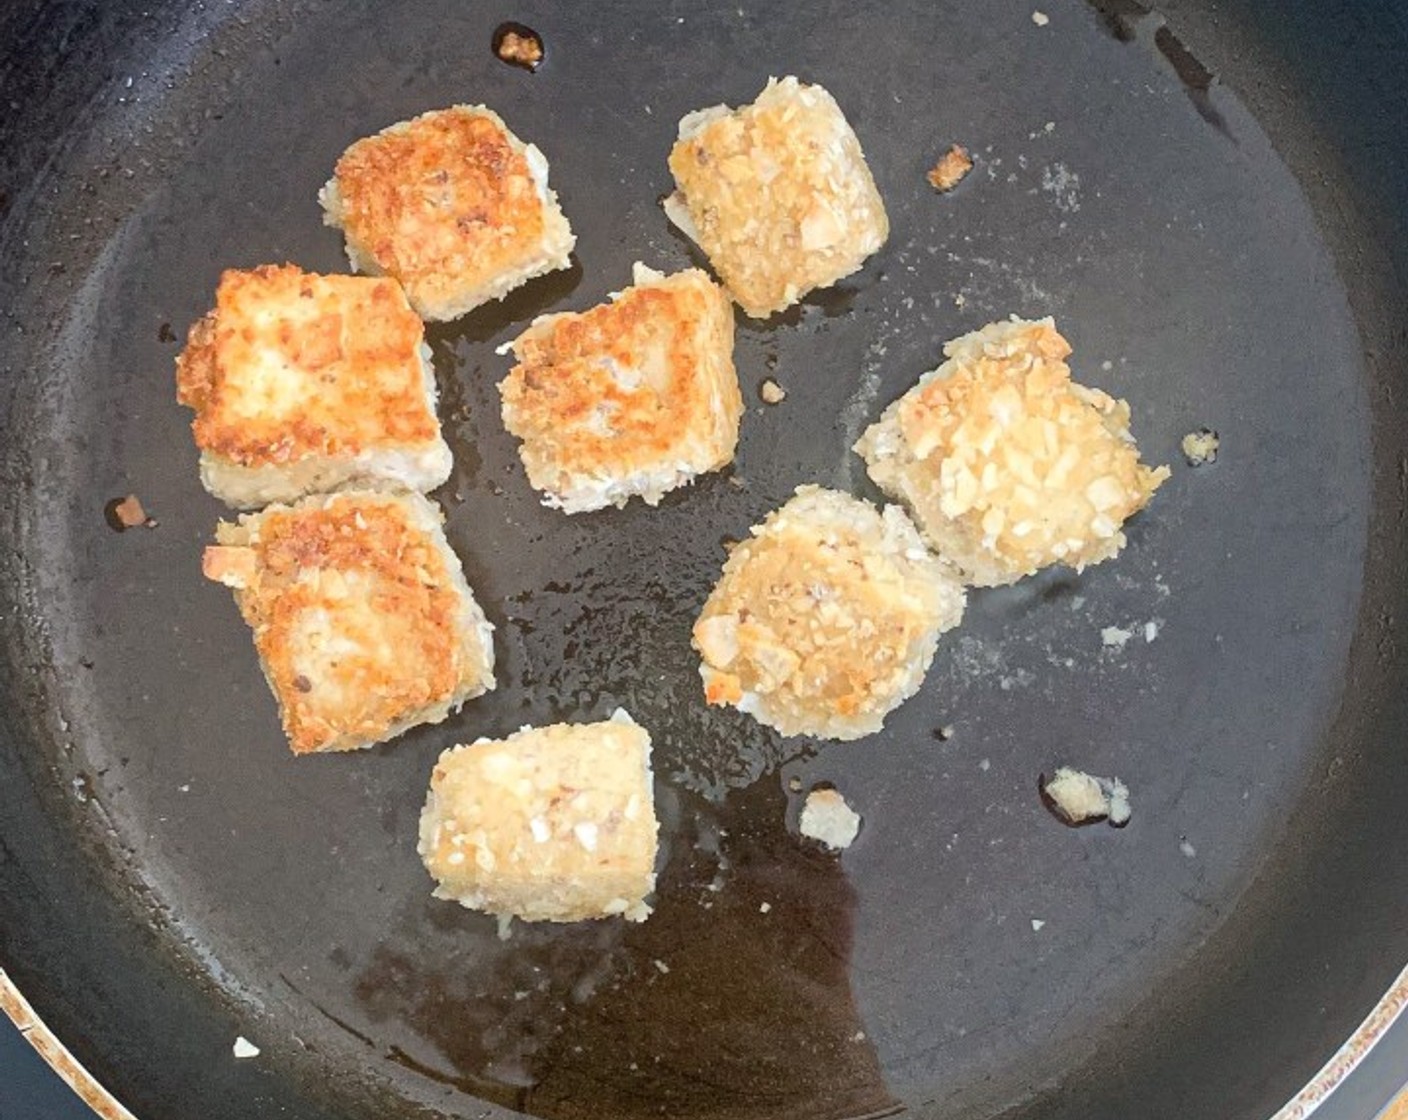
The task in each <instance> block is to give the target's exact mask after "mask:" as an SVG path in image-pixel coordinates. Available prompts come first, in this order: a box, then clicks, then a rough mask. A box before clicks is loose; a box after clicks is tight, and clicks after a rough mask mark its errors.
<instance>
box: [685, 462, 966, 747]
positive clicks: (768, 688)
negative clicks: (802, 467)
mask: <svg viewBox="0 0 1408 1120" xmlns="http://www.w3.org/2000/svg"><path fill="white" fill-rule="evenodd" d="M963 606H964V595H963V588H962V586H961V585H960V584H959V583H958V581H957V580H956V579H955V578H954V577H953V575H952V574H951V573H950V572H949V570H948V568H947V567H946V566H945V565H944V564H943V563H942V561H940V560H938V559H937V558H936V557H934V556H933V555H932V554H930V552H929V550H928V549H926V548H925V547H924V542H923V540H922V539H920V536H919V532H918V530H917V529H915V528H914V526H913V524H911V523H910V520H909V518H908V517H906V516H905V514H904V511H903V510H901V509H900V508H899V507H898V506H887V507H886V508H885V511H884V512H883V513H881V512H879V511H877V510H876V508H875V507H874V506H872V505H871V504H870V503H869V502H863V501H861V500H860V499H858V498H853V497H851V496H850V495H849V494H842V493H839V492H837V491H835V490H823V489H821V488H820V487H818V486H802V487H799V488H798V489H797V494H796V496H795V497H794V498H792V500H791V501H789V502H788V503H787V504H786V505H784V506H783V507H782V508H781V509H778V510H775V511H773V512H772V513H771V514H769V515H768V516H767V518H766V519H765V520H764V521H763V523H762V524H761V525H758V526H755V527H754V528H753V530H752V538H751V539H750V540H745V541H743V542H742V543H740V544H738V545H735V546H734V548H733V551H732V552H731V553H730V555H729V558H728V561H727V562H726V563H725V564H724V572H723V578H722V579H720V580H719V582H718V585H717V586H716V587H715V588H714V590H713V593H712V594H710V596H709V598H708V601H707V602H705V604H704V610H703V611H702V612H701V614H700V616H699V619H698V621H697V622H695V624H694V648H695V649H697V650H698V651H699V652H700V654H701V655H702V657H703V664H702V665H701V666H700V670H699V672H700V676H701V677H703V680H704V695H705V698H706V699H707V700H708V701H709V703H711V704H732V705H734V706H735V707H737V708H738V709H740V710H741V711H744V712H748V713H750V714H751V715H753V716H754V717H756V718H757V719H758V720H759V722H761V723H765V724H767V725H768V726H769V727H774V728H776V729H777V730H778V731H781V732H782V733H783V734H784V735H810V736H813V737H815V738H818V739H859V738H861V737H862V736H864V735H869V734H871V733H872V732H875V731H879V730H880V728H881V726H882V725H883V723H884V721H885V716H886V715H888V714H889V713H890V712H891V711H893V710H894V709H895V708H896V707H898V706H899V705H900V703H902V702H903V701H904V700H906V699H907V698H908V697H910V696H912V695H913V694H914V693H915V692H916V691H917V690H918V689H919V686H920V684H921V683H922V682H923V680H924V674H925V672H926V671H927V670H928V668H929V663H930V662H931V661H932V660H933V659H934V651H935V649H936V648H937V645H938V639H939V635H940V634H941V633H943V632H944V631H945V630H949V629H951V628H953V627H954V626H957V625H958V623H959V621H960V620H961V619H962V617H963Z"/></svg>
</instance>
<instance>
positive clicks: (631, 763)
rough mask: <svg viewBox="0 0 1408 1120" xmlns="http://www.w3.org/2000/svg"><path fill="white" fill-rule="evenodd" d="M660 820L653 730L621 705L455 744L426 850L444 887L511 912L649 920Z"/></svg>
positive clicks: (441, 894) (530, 917) (465, 900)
mask: <svg viewBox="0 0 1408 1120" xmlns="http://www.w3.org/2000/svg"><path fill="white" fill-rule="evenodd" d="M657 830H658V825H657V823H656V819H655V800H654V791H653V787H652V784H651V772H650V736H649V735H648V734H647V733H646V732H645V729H644V728H641V727H639V726H637V725H636V723H635V721H634V720H632V719H631V717H630V716H629V715H628V714H626V712H625V711H624V710H621V709H618V710H617V711H616V714H615V715H613V716H612V717H611V718H610V719H609V720H606V721H604V722H601V723H586V724H566V723H558V724H553V725H552V726H550V727H540V728H533V727H525V728H523V729H522V730H520V731H517V732H515V733H514V734H512V735H510V736H508V738H506V739H480V740H479V741H478V742H476V743H471V744H470V745H469V746H462V747H452V748H451V749H450V750H447V751H445V752H444V753H443V754H442V755H441V756H440V760H439V761H438V762H437V763H436V764H435V770H434V772H433V773H432V775H431V778H430V793H429V796H428V797H427V798H426V802H425V809H424V811H423V812H422V813H421V818H420V843H419V845H418V848H417V850H418V851H419V852H420V856H421V859H422V860H424V861H425V866H426V868H427V870H429V872H430V874H431V876H432V877H433V878H434V879H435V881H436V884H437V885H436V887H435V892H434V893H435V897H436V898H445V899H450V900H452V901H454V902H458V903H460V904H461V905H462V906H467V907H469V908H470V909H472V910H483V911H486V912H488V913H490V914H497V915H499V917H500V919H501V920H504V919H508V918H523V919H525V920H527V921H532V922H537V921H547V922H576V921H581V920H583V919H586V918H607V917H611V916H613V915H618V914H619V915H622V916H623V917H625V918H626V919H627V920H629V921H633V922H639V921H644V920H645V919H646V918H647V917H648V916H649V914H650V909H651V908H650V906H649V905H648V904H647V903H646V901H645V899H646V896H647V895H648V894H650V892H651V891H653V890H654V889H655V851H656V833H657Z"/></svg>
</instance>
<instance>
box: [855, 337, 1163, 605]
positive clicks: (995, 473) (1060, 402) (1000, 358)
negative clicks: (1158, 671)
mask: <svg viewBox="0 0 1408 1120" xmlns="http://www.w3.org/2000/svg"><path fill="white" fill-rule="evenodd" d="M1070 352H1071V347H1070V344H1069V343H1067V342H1066V340H1065V339H1064V338H1062V337H1061V335H1060V334H1059V333H1058V332H1057V330H1056V326H1055V323H1054V322H1053V321H1052V320H1051V319H1049V318H1048V319H1042V320H1039V321H1035V322H1028V321H1025V320H1022V319H1017V318H1015V317H1014V318H1013V319H1012V320H1011V321H1010V322H1005V323H993V324H990V325H989V326H986V327H984V328H983V329H982V330H979V331H974V332H973V333H972V334H966V335H964V336H963V337H961V338H958V339H955V340H954V341H952V342H949V343H947V344H945V346H944V354H945V356H946V357H947V361H945V362H944V363H943V364H942V365H941V366H939V368H938V369H936V370H933V371H931V372H929V373H926V374H925V375H924V376H923V377H921V378H920V379H919V383H918V384H917V385H915V386H914V388H912V389H910V390H909V392H907V393H905V395H904V396H902V397H900V399H899V400H897V401H895V402H894V403H893V404H892V405H890V407H889V408H887V409H886V410H885V412H884V414H883V415H882V416H881V418H880V420H879V422H878V423H876V424H872V425H871V426H870V428H869V429H867V430H866V432H865V433H864V434H863V435H862V436H861V438H860V440H859V441H858V442H857V443H856V446H855V450H856V452H857V453H858V454H859V455H860V456H861V457H862V458H863V459H865V463H866V468H867V470H868V471H869V472H870V477H871V478H873V479H874V480H875V482H876V484H877V485H879V486H880V488H881V489H882V490H884V491H885V493H887V494H889V495H890V496H892V497H895V498H898V499H900V500H901V501H903V502H904V503H905V505H906V506H908V507H909V510H910V512H911V513H912V514H913V515H914V519H915V521H916V522H918V524H919V527H920V529H921V530H923V533H924V536H925V537H926V538H927V539H928V541H929V543H930V544H931V545H932V546H933V547H934V548H935V549H937V550H938V552H939V553H940V555H942V556H943V557H944V558H945V559H946V560H948V561H949V562H950V563H952V564H954V565H955V566H956V567H957V568H959V569H960V570H961V571H962V573H963V577H964V580H965V582H967V583H969V584H972V585H974V586H977V587H996V586H999V585H1002V584H1007V583H1015V582H1016V581H1017V580H1019V579H1021V578H1022V577H1023V576H1029V575H1032V574H1033V573H1034V572H1036V571H1038V570H1039V569H1041V568H1044V567H1046V566H1047V565H1049V564H1055V563H1063V564H1066V565H1068V566H1070V567H1072V568H1075V569H1076V570H1077V571H1080V570H1081V569H1083V568H1085V567H1086V566H1087V565H1090V564H1098V563H1100V562H1101V561H1102V560H1108V559H1109V558H1110V557H1112V556H1114V555H1116V554H1117V553H1118V552H1119V551H1120V549H1121V548H1123V547H1124V545H1125V535H1124V533H1123V532H1122V530H1121V527H1122V526H1123V524H1124V522H1125V521H1126V519H1128V518H1129V517H1130V516H1132V515H1133V514H1134V513H1136V512H1137V511H1139V510H1141V509H1143V508H1144V506H1145V505H1146V504H1147V503H1148V501H1149V499H1150V497H1151V496H1152V495H1153V493H1154V491H1155V490H1157V489H1158V487H1159V486H1160V484H1161V483H1163V481H1164V480H1165V479H1166V478H1168V477H1169V471H1168V468H1167V467H1158V468H1150V467H1147V466H1145V465H1144V464H1142V463H1141V462H1140V461H1139V449H1138V447H1136V446H1135V443H1134V437H1133V436H1131V435H1130V433H1129V405H1128V404H1127V403H1126V402H1124V401H1122V400H1116V399H1114V398H1113V397H1110V396H1108V395H1107V394H1105V393H1102V392H1101V391H1100V390H1098V389H1089V388H1087V387H1086V386H1084V385H1079V384H1077V383H1076V382H1074V381H1072V380H1071V371H1070V367H1069V366H1067V365H1066V361H1065V359H1066V357H1067V355H1069V354H1070Z"/></svg>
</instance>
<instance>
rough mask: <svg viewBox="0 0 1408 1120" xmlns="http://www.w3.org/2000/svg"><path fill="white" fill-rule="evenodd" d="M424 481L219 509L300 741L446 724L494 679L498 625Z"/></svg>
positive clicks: (343, 739) (222, 569)
mask: <svg viewBox="0 0 1408 1120" xmlns="http://www.w3.org/2000/svg"><path fill="white" fill-rule="evenodd" d="M441 521H442V516H441V513H440V510H439V507H437V506H436V505H435V504H434V503H433V502H431V501H429V500H428V499H426V498H423V497H421V496H420V495H419V494H393V493H382V492H375V491H348V492H344V493H341V494H333V495H327V496H321V497H313V498H308V499H305V500H304V501H302V502H299V503H298V504H297V505H293V506H282V505H279V506H270V507H269V508H268V509H266V510H264V511H262V512H260V513H255V514H245V515H244V516H242V517H241V518H240V519H239V521H238V522H235V523H231V522H221V524H220V525H219V527H218V528H217V530H216V540H217V542H218V543H217V544H215V545H213V546H211V547H210V548H207V549H206V552H205V563H204V570H205V574H206V576H207V577H208V578H210V579H213V580H216V581H218V582H220V583H223V584H225V585H226V586H228V587H230V588H232V589H233V590H234V592H235V600H236V602H237V603H238V604H239V608H240V613H241V614H243V615H244V619H245V621H246V622H247V623H249V626H250V628H251V629H252V630H253V632H254V644H255V648H256V649H257V650H258V652H259V659H260V663H261V665H262V666H263V669H264V675H265V676H266V677H267V678H268V681H269V687H270V688H272V689H273V692H274V695H275V697H276V698H277V699H278V702H279V710H280V714H281V716H282V719H283V725H284V731H285V733H286V734H287V735H288V741H289V746H290V747H291V748H292V750H293V751H294V753H295V754H306V753H309V752H314V751H341V750H355V749H357V748H359V747H368V746H371V745H372V744H374V743H378V742H382V741H384V740H386V739H390V738H393V737H394V736H396V735H399V734H400V733H401V732H403V731H405V730H406V729H407V728H409V727H413V726H415V725H416V724H421V723H438V722H440V721H441V720H443V719H444V718H445V717H446V716H447V715H448V714H449V713H450V712H451V711H454V710H455V709H457V708H459V706H460V705H461V704H463V703H464V702H465V701H466V700H468V699H471V698H473V697H475V696H478V695H480V694H481V693H483V692H486V691H488V690H489V689H492V688H493V687H494V646H493V627H492V625H490V623H489V622H488V620H487V619H485V617H484V612H483V611H482V610H480V608H479V604H478V603H476V602H475V600H474V595H473V594H472V593H471V591H470V589H469V585H468V584H467V583H466V582H465V578H464V571H463V569H462V568H461V566H460V562H459V558H458V557H457V556H455V554H454V552H453V551H452V550H451V548H450V546H449V544H448V543H447V542H446V540H445V534H444V530H443V528H442V527H441Z"/></svg>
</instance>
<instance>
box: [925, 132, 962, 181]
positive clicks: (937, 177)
mask: <svg viewBox="0 0 1408 1120" xmlns="http://www.w3.org/2000/svg"><path fill="white" fill-rule="evenodd" d="M972 170H973V157H972V156H970V155H969V154H968V149H967V148H965V147H963V146H962V145H961V144H954V145H953V146H952V147H950V148H949V150H948V151H946V152H945V153H944V154H943V155H942V156H940V157H939V162H938V163H936V164H934V166H933V167H931V168H930V169H929V173H928V174H927V175H926V176H925V178H926V179H928V180H929V185H930V186H931V187H933V188H934V189H935V190H936V191H951V190H953V188H954V187H956V186H958V184H959V183H961V182H962V181H963V178H964V176H966V175H967V174H968V172H970V171H972Z"/></svg>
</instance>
